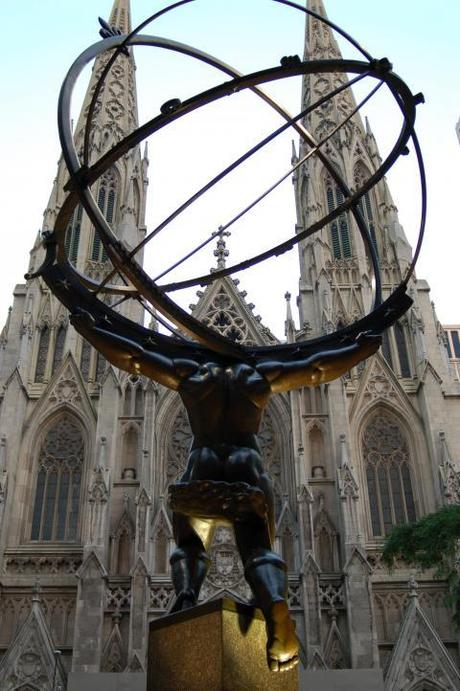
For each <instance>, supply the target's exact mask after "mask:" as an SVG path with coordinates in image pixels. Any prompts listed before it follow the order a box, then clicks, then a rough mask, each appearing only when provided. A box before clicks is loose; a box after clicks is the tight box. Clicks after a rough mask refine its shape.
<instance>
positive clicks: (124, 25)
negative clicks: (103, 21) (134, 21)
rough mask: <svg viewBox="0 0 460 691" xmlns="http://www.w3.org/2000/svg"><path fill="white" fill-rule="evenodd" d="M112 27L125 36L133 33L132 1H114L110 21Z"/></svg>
mask: <svg viewBox="0 0 460 691" xmlns="http://www.w3.org/2000/svg"><path fill="white" fill-rule="evenodd" d="M109 24H110V26H114V27H115V28H117V29H120V31H121V32H122V33H123V34H129V33H131V31H132V26H131V2H130V0H114V3H113V7H112V11H111V13H110V19H109Z"/></svg>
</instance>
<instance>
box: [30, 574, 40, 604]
mask: <svg viewBox="0 0 460 691" xmlns="http://www.w3.org/2000/svg"><path fill="white" fill-rule="evenodd" d="M41 592H42V589H41V585H40V579H39V578H37V580H36V581H35V583H34V587H33V588H32V602H41V597H40V594H41Z"/></svg>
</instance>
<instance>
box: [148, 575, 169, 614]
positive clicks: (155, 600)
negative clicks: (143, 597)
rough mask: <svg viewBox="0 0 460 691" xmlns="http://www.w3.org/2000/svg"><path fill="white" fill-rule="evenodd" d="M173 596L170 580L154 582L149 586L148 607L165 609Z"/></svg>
mask: <svg viewBox="0 0 460 691" xmlns="http://www.w3.org/2000/svg"><path fill="white" fill-rule="evenodd" d="M173 596H174V588H173V586H172V584H171V583H170V582H166V583H154V584H153V585H152V586H151V588H150V609H155V610H161V611H164V610H166V609H167V608H168V605H169V603H170V601H171V598H172V597H173Z"/></svg>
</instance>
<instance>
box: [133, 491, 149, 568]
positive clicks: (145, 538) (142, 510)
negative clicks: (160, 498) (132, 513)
mask: <svg viewBox="0 0 460 691" xmlns="http://www.w3.org/2000/svg"><path fill="white" fill-rule="evenodd" d="M151 504H152V500H151V499H150V497H149V495H148V493H147V491H146V490H145V488H144V487H141V488H140V490H139V492H138V494H137V496H136V547H135V558H137V557H138V556H141V557H142V558H143V559H144V560H145V561H146V562H147V564H148V563H149V554H148V552H149V546H150V540H149V525H150V506H151Z"/></svg>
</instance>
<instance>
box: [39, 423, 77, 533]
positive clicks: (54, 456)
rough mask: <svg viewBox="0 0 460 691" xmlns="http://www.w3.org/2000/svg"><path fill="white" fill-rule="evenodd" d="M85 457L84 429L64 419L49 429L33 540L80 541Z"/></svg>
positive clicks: (43, 449)
mask: <svg viewBox="0 0 460 691" xmlns="http://www.w3.org/2000/svg"><path fill="white" fill-rule="evenodd" d="M84 455H85V445H84V440H83V434H82V431H81V429H80V427H79V426H78V425H77V424H76V423H75V422H74V421H73V420H72V419H71V418H70V417H68V416H63V417H61V418H60V419H59V420H58V421H57V422H56V423H55V424H54V425H53V427H51V429H49V430H48V432H47V434H46V436H45V438H44V440H43V442H42V445H41V448H40V452H39V456H38V474H37V484H36V490H35V501H34V509H33V517H32V533H31V538H32V540H43V541H51V540H53V541H54V540H57V541H61V540H62V541H64V540H68V541H74V540H76V537H77V525H78V513H79V506H80V489H81V480H82V471H83V461H84Z"/></svg>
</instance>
